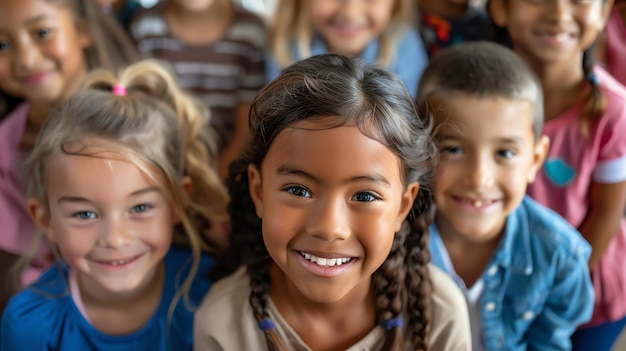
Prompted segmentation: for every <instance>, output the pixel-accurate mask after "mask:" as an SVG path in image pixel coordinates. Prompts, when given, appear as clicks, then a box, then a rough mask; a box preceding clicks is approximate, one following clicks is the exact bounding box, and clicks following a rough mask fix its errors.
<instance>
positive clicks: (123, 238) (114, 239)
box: [98, 218, 133, 249]
mask: <svg viewBox="0 0 626 351" xmlns="http://www.w3.org/2000/svg"><path fill="white" fill-rule="evenodd" d="M132 240H133V235H132V233H131V229H130V228H129V226H128V224H127V223H126V221H125V220H124V218H109V219H108V220H107V221H106V224H105V225H104V226H103V228H102V231H101V233H100V238H99V240H98V244H99V245H100V246H102V247H106V248H111V249H118V248H121V247H123V246H126V245H128V244H129V243H130V242H131V241H132Z"/></svg>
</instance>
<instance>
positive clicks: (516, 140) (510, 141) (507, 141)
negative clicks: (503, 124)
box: [435, 134, 524, 144]
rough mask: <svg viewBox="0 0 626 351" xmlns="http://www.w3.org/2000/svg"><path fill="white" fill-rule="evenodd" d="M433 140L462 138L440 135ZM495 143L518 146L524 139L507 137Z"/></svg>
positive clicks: (459, 138) (456, 139)
mask: <svg viewBox="0 0 626 351" xmlns="http://www.w3.org/2000/svg"><path fill="white" fill-rule="evenodd" d="M435 139H437V140H453V141H458V140H462V139H463V138H462V137H460V136H458V135H450V134H440V135H437V136H435ZM497 141H498V142H500V143H504V144H519V143H522V142H523V141H524V138H523V137H521V136H507V137H503V138H498V139H497Z"/></svg>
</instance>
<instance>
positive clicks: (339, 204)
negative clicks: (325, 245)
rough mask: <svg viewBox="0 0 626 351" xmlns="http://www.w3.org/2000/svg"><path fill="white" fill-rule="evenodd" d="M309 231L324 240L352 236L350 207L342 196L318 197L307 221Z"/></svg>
mask: <svg viewBox="0 0 626 351" xmlns="http://www.w3.org/2000/svg"><path fill="white" fill-rule="evenodd" d="M307 222H308V223H307V224H308V225H307V227H308V228H307V232H308V233H309V234H310V235H312V236H313V237H315V238H317V239H320V240H323V241H334V240H345V239H347V238H348V237H349V236H350V231H351V230H350V224H349V208H348V204H347V203H346V201H345V200H344V199H343V198H342V197H339V196H338V197H333V198H327V199H318V201H317V203H316V204H315V205H314V207H313V209H312V211H311V213H310V216H309V218H308V221H307Z"/></svg>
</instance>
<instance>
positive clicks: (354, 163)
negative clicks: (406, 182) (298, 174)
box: [262, 117, 400, 182]
mask: <svg viewBox="0 0 626 351" xmlns="http://www.w3.org/2000/svg"><path fill="white" fill-rule="evenodd" d="M333 119H334V120H336V118H333V117H328V118H326V117H325V118H319V119H318V118H314V119H310V120H306V121H301V122H297V123H295V124H293V125H291V126H290V127H288V128H286V129H284V130H282V131H281V132H280V133H279V134H278V135H277V136H276V138H275V139H274V141H273V142H272V144H271V146H270V148H269V150H268V153H267V155H266V156H265V159H264V160H263V164H262V168H263V169H264V170H265V169H268V170H271V169H273V170H279V169H287V168H289V169H291V168H293V169H298V170H302V171H305V172H306V173H308V174H311V175H314V176H315V177H316V178H318V179H320V180H324V179H325V180H328V181H329V182H334V181H343V180H345V179H350V178H354V177H360V176H364V175H372V176H373V175H377V176H381V177H385V178H386V179H387V180H388V181H389V182H391V181H393V180H398V181H399V179H400V160H399V159H398V157H397V155H396V154H395V153H394V152H393V151H392V150H391V149H389V148H388V147H387V146H385V145H383V144H382V143H380V142H379V141H377V140H374V139H372V138H370V137H368V136H366V135H365V134H363V133H362V132H361V130H360V129H359V128H358V127H357V126H356V125H354V124H348V125H341V126H336V125H333V123H332V120H333ZM335 124H336V122H335Z"/></svg>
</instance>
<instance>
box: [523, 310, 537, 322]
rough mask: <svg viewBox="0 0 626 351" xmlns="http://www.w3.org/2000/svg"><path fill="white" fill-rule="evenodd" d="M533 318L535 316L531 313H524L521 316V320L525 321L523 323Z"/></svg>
mask: <svg viewBox="0 0 626 351" xmlns="http://www.w3.org/2000/svg"><path fill="white" fill-rule="evenodd" d="M534 316H535V314H534V313H533V312H532V311H526V312H524V314H523V315H522V319H523V320H525V321H528V320H531V319H532V318H533V317H534Z"/></svg>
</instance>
